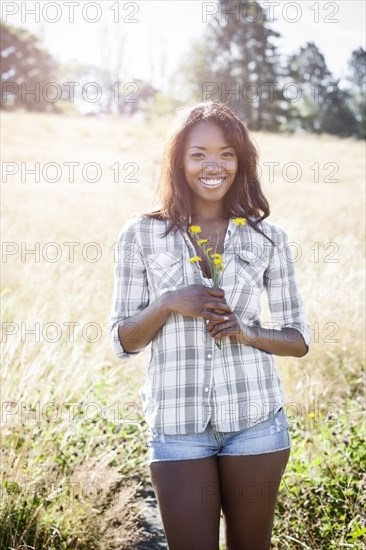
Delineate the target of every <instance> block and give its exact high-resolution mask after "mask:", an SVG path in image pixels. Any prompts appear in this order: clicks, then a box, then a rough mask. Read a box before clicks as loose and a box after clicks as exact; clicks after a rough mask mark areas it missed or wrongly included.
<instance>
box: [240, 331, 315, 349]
mask: <svg viewBox="0 0 366 550" xmlns="http://www.w3.org/2000/svg"><path fill="white" fill-rule="evenodd" d="M239 342H240V343H241V344H246V345H250V346H254V347H255V348H258V349H261V350H262V351H266V352H267V353H272V354H273V355H282V356H290V357H303V355H306V353H307V352H308V346H307V345H306V343H305V340H304V338H303V336H302V335H301V334H300V332H298V331H297V330H296V329H294V328H283V329H282V330H274V329H266V328H263V327H251V326H248V325H245V326H244V327H243V329H242V332H241V334H240V338H239Z"/></svg>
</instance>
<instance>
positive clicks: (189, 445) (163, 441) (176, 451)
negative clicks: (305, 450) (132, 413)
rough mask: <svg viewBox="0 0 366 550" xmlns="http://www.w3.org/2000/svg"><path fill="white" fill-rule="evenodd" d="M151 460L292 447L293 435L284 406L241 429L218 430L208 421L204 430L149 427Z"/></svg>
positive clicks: (186, 458) (279, 449)
mask: <svg viewBox="0 0 366 550" xmlns="http://www.w3.org/2000/svg"><path fill="white" fill-rule="evenodd" d="M148 448H149V464H151V462H162V461H165V460H189V459H195V458H207V457H209V456H214V455H216V456H243V455H257V454H263V453H273V452H275V451H281V450H284V449H290V448H291V436H290V432H289V425H288V421H287V417H286V413H285V411H284V410H283V408H281V409H279V410H278V411H277V412H271V413H270V415H269V418H268V419H267V420H265V421H264V422H259V423H258V424H255V425H254V426H252V427H251V428H247V429H245V430H241V431H239V432H218V431H216V430H214V429H213V428H212V426H211V424H210V422H209V423H208V425H207V427H206V429H205V431H204V432H202V433H193V434H186V435H179V434H177V435H171V434H164V433H161V432H159V431H157V430H154V429H149V438H148Z"/></svg>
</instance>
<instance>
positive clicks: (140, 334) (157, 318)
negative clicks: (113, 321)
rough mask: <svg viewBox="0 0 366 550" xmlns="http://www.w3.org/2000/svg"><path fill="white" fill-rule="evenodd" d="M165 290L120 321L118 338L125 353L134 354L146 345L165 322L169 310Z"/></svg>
mask: <svg viewBox="0 0 366 550" xmlns="http://www.w3.org/2000/svg"><path fill="white" fill-rule="evenodd" d="M167 294H169V292H166V293H165V294H163V295H162V296H159V298H157V299H156V300H155V302H152V303H151V304H150V305H148V306H147V307H146V308H145V309H144V310H143V311H140V312H139V313H137V314H136V315H133V316H132V317H129V318H128V319H125V320H124V321H122V323H121V324H120V325H119V327H118V336H119V340H120V342H121V343H122V347H123V349H124V350H125V352H127V353H130V354H131V353H132V354H136V353H139V352H140V351H142V350H143V349H144V348H145V347H146V346H148V345H149V344H150V342H151V340H152V339H153V338H154V336H155V334H156V333H157V332H158V331H159V330H160V329H161V327H162V326H163V325H164V324H165V323H166V321H167V319H168V317H169V315H170V310H169V309H168V305H167V299H166V298H167Z"/></svg>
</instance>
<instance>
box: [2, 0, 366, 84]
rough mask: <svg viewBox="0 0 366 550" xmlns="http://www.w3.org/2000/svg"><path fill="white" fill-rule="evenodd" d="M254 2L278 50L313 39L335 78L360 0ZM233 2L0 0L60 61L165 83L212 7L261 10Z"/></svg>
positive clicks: (360, 41)
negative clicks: (268, 21)
mask: <svg viewBox="0 0 366 550" xmlns="http://www.w3.org/2000/svg"><path fill="white" fill-rule="evenodd" d="M259 3H260V5H261V6H262V7H264V5H267V7H270V9H271V11H270V17H271V18H272V19H273V23H272V28H273V29H275V30H277V31H278V32H280V33H281V35H282V37H281V39H279V40H277V41H276V43H277V45H278V46H279V48H280V52H281V53H284V54H289V53H292V52H294V51H296V50H297V49H298V48H299V47H300V46H301V45H304V44H305V43H306V42H307V41H314V42H315V43H316V44H317V45H318V47H319V49H320V51H321V52H322V53H323V55H324V57H325V60H326V63H327V65H328V68H329V69H330V70H331V72H332V73H333V75H334V76H335V77H336V78H343V77H344V76H345V74H346V68H347V61H348V59H349V57H350V54H351V52H352V50H354V49H356V48H358V47H360V46H362V47H364V48H365V23H364V22H365V20H366V7H365V6H366V3H365V2H364V1H363V0H345V1H337V2H328V1H325V0H321V1H319V2H315V1H307V0H305V1H304V0H301V1H298V2H287V1H286V0H277V1H274V0H269V1H267V2H265V1H264V0H260V2H259ZM37 4H38V6H37ZM235 4H236V8H237V11H236V13H235V14H231V15H230V14H226V13H224V12H221V11H219V5H218V4H217V2H215V1H212V2H210V1H201V0H143V1H131V2H130V1H122V0H120V1H118V2H117V1H105V0H103V1H99V2H89V1H88V0H79V1H70V2H64V1H62V0H59V1H57V2H55V1H54V2H30V1H16V2H7V1H3V2H2V14H1V19H2V21H3V22H6V23H8V24H13V25H16V26H22V27H26V28H28V29H29V30H31V31H33V32H36V33H37V34H40V35H41V36H42V37H43V40H44V44H45V46H46V47H47V48H48V49H49V51H50V52H51V53H52V54H53V55H54V56H55V57H56V58H58V59H59V60H61V61H64V62H67V61H69V60H71V59H77V60H79V61H81V62H84V63H94V64H97V65H102V66H104V65H105V64H106V63H112V64H113V65H116V64H117V63H121V67H122V72H123V76H124V80H125V81H126V82H129V81H131V80H132V79H134V78H142V79H146V80H150V81H152V83H153V85H154V86H155V87H157V88H159V89H162V90H163V91H168V90H167V88H168V86H169V84H168V82H169V78H168V77H169V76H170V75H171V74H172V72H173V71H174V69H175V68H176V67H177V66H178V64H179V62H180V61H183V60H184V61H187V60H188V53H189V50H190V46H191V44H192V41H193V40H195V39H198V38H200V37H201V36H202V34H203V32H204V30H205V29H206V27H207V24H208V21H209V20H210V18H211V17H212V16H213V13H214V12H218V13H219V15H220V16H221V17H222V18H225V17H237V18H239V20H250V19H253V18H254V17H255V16H257V17H260V13H257V14H255V13H254V12H246V13H245V12H240V10H239V9H238V8H239V2H236V3H235ZM45 6H46V9H45ZM32 11H33V13H32ZM240 18H241V19H240ZM117 43H118V44H120V47H121V49H120V52H121V53H120V54H118V49H117V48H116V44H117Z"/></svg>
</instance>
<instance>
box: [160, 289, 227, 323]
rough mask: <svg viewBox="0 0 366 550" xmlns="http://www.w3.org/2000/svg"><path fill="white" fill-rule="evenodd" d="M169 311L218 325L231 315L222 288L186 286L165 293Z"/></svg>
mask: <svg viewBox="0 0 366 550" xmlns="http://www.w3.org/2000/svg"><path fill="white" fill-rule="evenodd" d="M167 307H168V308H169V311H171V312H175V313H180V314H181V315H185V316H188V317H203V318H204V319H208V320H209V321H210V322H212V323H214V322H216V323H218V322H221V321H223V320H224V317H225V316H228V315H229V314H230V313H231V308H230V307H229V306H228V305H227V303H226V300H225V292H224V290H223V289H222V288H213V287H208V286H205V285H188V286H186V287H184V288H179V289H177V290H172V291H171V292H168V293H167Z"/></svg>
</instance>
